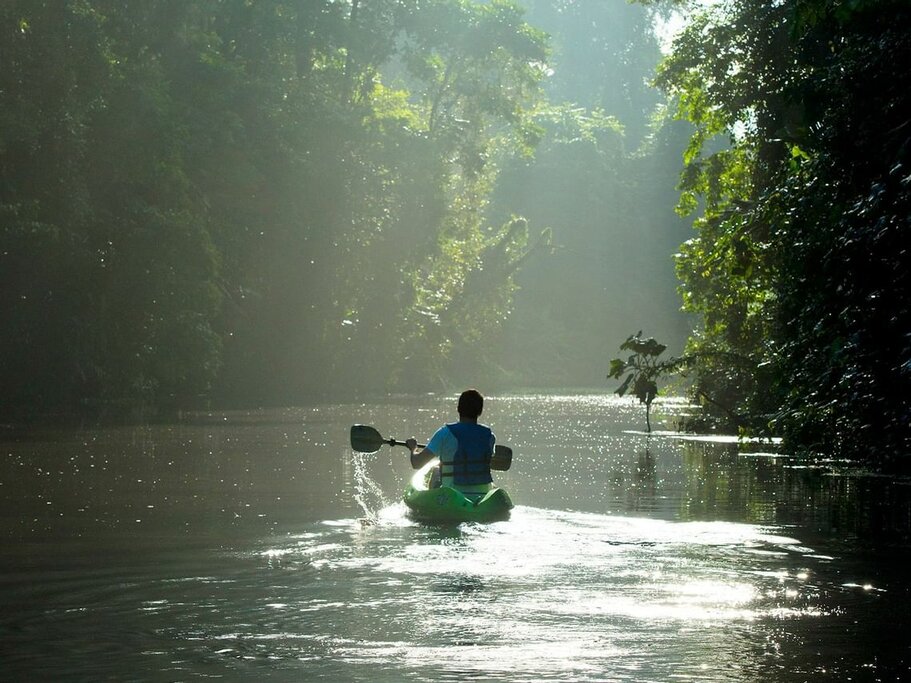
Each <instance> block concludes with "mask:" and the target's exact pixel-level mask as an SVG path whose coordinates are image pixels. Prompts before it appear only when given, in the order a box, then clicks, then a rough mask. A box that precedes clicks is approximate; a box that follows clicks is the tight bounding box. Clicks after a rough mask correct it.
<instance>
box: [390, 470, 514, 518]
mask: <svg viewBox="0 0 911 683" xmlns="http://www.w3.org/2000/svg"><path fill="white" fill-rule="evenodd" d="M438 464H439V460H437V459H433V460H431V461H430V462H428V463H427V464H426V465H424V466H423V467H422V468H421V469H419V470H418V471H417V472H416V473H415V475H414V476H413V477H412V478H411V481H410V482H409V484H408V486H407V487H406V488H405V495H404V498H403V499H404V501H405V505H407V506H408V509H409V511H410V513H411V516H412V517H414V518H415V519H419V520H421V521H425V522H456V523H458V522H499V521H502V520H505V519H509V511H510V510H511V509H512V507H513V505H512V500H510V498H509V494H508V493H506V491H504V490H503V489H501V488H499V487H497V486H494V487H492V488H491V489H490V491H488V492H486V493H484V494H476V495H472V494H470V493H469V494H467V495H466V494H464V493H462V492H461V491H458V490H457V489H454V488H452V487H450V486H438V487H436V488H430V486H429V484H430V477H431V474H432V473H433V468H434V467H436V466H437V465H438ZM476 498H479V499H478V500H475V499H476Z"/></svg>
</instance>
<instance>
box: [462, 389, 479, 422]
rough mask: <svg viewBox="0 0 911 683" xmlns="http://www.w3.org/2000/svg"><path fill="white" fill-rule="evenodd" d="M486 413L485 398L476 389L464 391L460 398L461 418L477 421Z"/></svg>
mask: <svg viewBox="0 0 911 683" xmlns="http://www.w3.org/2000/svg"><path fill="white" fill-rule="evenodd" d="M483 411H484V397H483V396H481V394H480V393H478V392H477V391H476V390H475V389H468V390H467V391H463V392H462V395H461V396H459V417H461V418H464V419H467V420H477V419H478V417H480V416H481V413H482V412H483Z"/></svg>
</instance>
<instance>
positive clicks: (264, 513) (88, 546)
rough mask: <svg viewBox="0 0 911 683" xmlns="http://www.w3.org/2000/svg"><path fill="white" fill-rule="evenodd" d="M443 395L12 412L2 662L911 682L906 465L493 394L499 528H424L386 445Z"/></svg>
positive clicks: (124, 673)
mask: <svg viewBox="0 0 911 683" xmlns="http://www.w3.org/2000/svg"><path fill="white" fill-rule="evenodd" d="M454 404H455V398H454V397H449V396H431V397H423V398H415V397H410V398H409V397H397V398H391V399H388V400H385V401H383V402H379V403H371V404H347V405H316V406H309V407H303V408H288V409H281V410H261V411H252V412H227V413H223V412H213V413H200V414H195V415H189V416H185V418H184V419H183V420H181V421H180V422H179V423H175V424H164V425H146V426H130V427H106V428H100V429H99V428H92V429H89V428H84V429H76V428H59V429H42V430H40V431H31V432H23V431H17V430H13V429H12V428H7V429H6V431H5V432H4V433H3V441H2V450H0V456H2V464H0V529H2V537H3V565H2V584H0V602H2V613H0V654H2V660H0V661H2V667H0V679H2V680H10V681H25V680H28V681H102V680H110V681H196V680H209V679H220V680H226V681H265V680H269V681H310V680H325V681H371V682H373V681H381V682H383V681H390V682H391V681H465V680H472V681H639V682H646V681H648V682H653V681H654V682H664V681H732V682H733V681H737V682H740V681H742V682H747V681H785V682H789V681H899V680H911V636H909V630H908V629H909V626H911V616H909V614H911V595H909V588H908V585H909V584H908V580H907V575H908V573H907V561H908V559H909V557H911V553H909V552H908V548H909V541H908V538H909V530H911V512H909V511H911V504H909V499H911V486H909V485H908V483H907V482H901V481H893V480H890V479H884V478H876V477H869V476H867V477H864V476H855V475H847V474H845V473H844V472H842V473H841V474H838V473H833V472H831V471H828V470H826V469H824V468H818V467H814V468H808V467H806V466H803V465H801V464H800V463H797V462H795V461H793V460H792V459H790V458H788V457H786V456H783V455H781V454H780V453H775V452H774V449H773V448H771V447H769V446H763V445H752V446H750V447H747V446H743V445H740V446H738V445H737V444H730V443H724V440H719V439H714V440H708V439H706V440H684V439H680V438H677V436H675V435H673V434H671V433H669V432H670V431H671V430H672V429H673V423H674V418H675V416H676V415H677V414H678V413H680V412H681V411H683V410H685V407H684V406H681V405H679V404H673V403H668V404H665V405H664V406H663V407H660V406H659V407H658V415H657V418H658V419H657V421H658V423H659V427H658V429H659V432H658V433H656V434H653V435H651V436H647V435H645V434H642V433H641V432H640V431H638V430H641V429H642V427H643V423H644V414H643V412H642V410H641V408H640V407H639V406H638V405H636V404H634V403H631V402H628V401H626V400H619V399H616V398H613V397H610V398H608V397H605V396H596V395H572V396H528V395H523V396H500V397H492V398H490V399H489V400H488V402H487V406H486V410H485V414H484V419H485V420H486V421H487V422H488V423H489V424H490V425H491V426H492V427H493V428H494V430H495V432H496V433H497V435H498V440H499V442H500V443H504V444H507V445H510V446H511V447H512V448H513V449H514V453H515V455H514V461H513V467H512V469H511V470H510V471H508V472H504V473H499V474H498V476H497V481H498V483H500V484H501V485H502V486H504V487H505V488H507V490H508V491H509V492H510V494H511V496H512V497H513V499H514V501H515V502H516V504H517V507H516V508H515V510H514V511H513V515H512V517H511V519H510V520H509V521H506V522H500V523H496V524H491V525H474V524H466V525H461V526H456V527H439V526H426V525H421V524H417V523H414V522H412V521H411V520H409V518H408V517H407V515H406V514H405V508H404V506H403V505H402V503H401V502H399V496H400V493H401V490H402V489H403V487H404V484H405V482H406V481H407V478H408V477H409V474H410V471H409V466H408V462H407V453H406V451H405V450H404V449H402V448H396V449H391V448H389V447H384V448H383V449H382V450H381V451H379V452H378V453H376V454H371V455H364V454H355V453H352V451H351V450H350V448H349V444H348V430H349V428H350V426H351V425H352V424H355V423H363V424H372V425H374V426H376V427H377V428H378V429H379V430H380V431H381V432H382V433H383V434H384V435H385V436H387V437H388V436H392V437H395V438H399V439H404V438H406V437H408V436H412V435H414V436H417V437H418V438H419V440H422V439H426V438H428V437H429V435H430V434H431V433H432V431H433V430H434V429H435V428H436V427H437V426H438V425H439V424H440V423H441V422H443V421H445V420H449V419H452V417H453V409H454Z"/></svg>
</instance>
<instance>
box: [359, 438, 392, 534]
mask: <svg viewBox="0 0 911 683" xmlns="http://www.w3.org/2000/svg"><path fill="white" fill-rule="evenodd" d="M352 455H353V459H352V462H353V464H354V500H355V502H356V503H357V504H358V506H360V508H361V510H363V511H364V519H365V520H366V521H367V522H369V523H375V522H377V521H378V519H379V513H380V510H382V509H383V508H385V507H388V506H389V505H390V504H391V503H390V501H389V500H388V499H387V498H386V497H385V496H384V495H383V490H382V489H381V488H380V485H379V484H377V483H376V481H374V480H373V479H372V478H371V477H370V473H369V472H368V471H367V458H368V457H369V454H364V453H358V452H353V454H352Z"/></svg>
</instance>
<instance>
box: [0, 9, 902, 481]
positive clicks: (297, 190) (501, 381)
mask: <svg viewBox="0 0 911 683" xmlns="http://www.w3.org/2000/svg"><path fill="white" fill-rule="evenodd" d="M674 20H679V21H680V22H681V23H682V25H683V27H684V28H683V30H682V32H680V33H679V34H678V35H677V38H676V40H675V41H674V42H673V43H672V44H670V45H669V46H664V50H662V44H661V42H660V40H659V38H658V36H657V35H656V32H655V30H654V29H655V27H656V26H661V25H665V22H670V23H673V21H674ZM909 20H911V8H909V6H908V4H907V2H898V1H887V0H879V1H876V0H800V1H799V2H798V1H796V0H786V1H785V2H766V1H764V0H763V1H754V0H724V1H720V2H715V3H681V2H671V1H670V0H667V1H665V2H642V3H638V4H629V3H626V2H622V1H620V0H611V1H606V2H579V1H573V0H516V1H513V0H487V1H482V0H255V1H253V0H141V1H140V0H117V1H114V0H7V1H6V2H4V3H2V5H0V63H2V64H3V69H2V70H0V316H2V320H3V323H4V334H3V336H2V338H0V385H2V387H3V393H2V395H0V407H2V410H3V415H4V416H5V417H8V418H10V419H13V418H15V417H20V416H23V415H27V414H30V413H36V412H40V413H48V412H55V411H63V412H69V411H85V410H89V411H99V410H101V411H116V410H123V409H130V408H132V407H134V406H137V405H143V406H155V407H157V408H159V409H163V410H173V409H175V408H180V407H196V406H201V405H211V404H213V403H215V404H222V405H228V404H231V405H243V406H251V405H261V404H264V403H269V404H273V405H279V404H289V403H293V402H297V401H303V400H306V399H307V398H308V397H311V396H314V395H320V396H336V397H354V396H357V395H362V394H367V393H371V392H372V393H378V392H389V391H434V390H441V389H451V388H455V387H462V386H464V385H466V384H483V385H484V386H485V388H487V389H488V390H496V389H505V388H520V387H547V388H555V387H580V386H590V387H591V386H602V387H603V386H604V374H605V368H606V366H607V364H608V358H609V357H610V355H611V354H613V353H614V351H615V349H616V347H617V345H618V343H619V342H620V341H622V339H624V338H625V337H627V335H628V334H629V332H630V331H631V330H634V329H646V330H648V333H649V334H654V335H655V336H656V337H658V338H660V339H661V340H662V341H663V342H664V343H666V344H667V345H668V348H669V349H670V350H671V352H673V354H674V355H675V357H684V358H686V359H687V363H686V369H687V376H688V377H689V378H690V380H691V381H692V390H693V396H694V398H695V399H696V400H697V401H699V402H700V403H701V405H702V406H703V408H704V410H705V416H706V418H708V419H711V420H713V421H714V422H715V423H716V424H718V425H719V426H720V427H722V428H725V429H738V430H741V431H744V432H749V433H754V434H779V435H783V436H785V438H786V440H787V441H788V443H789V444H790V445H791V447H793V448H794V449H795V450H803V451H806V452H816V453H822V454H826V455H828V456H833V457H847V458H854V459H858V458H859V459H862V460H864V461H866V462H869V463H873V464H877V465H880V466H883V467H887V468H896V467H899V466H901V465H902V463H903V462H907V456H908V454H909V451H911V440H909V439H911V437H909V431H911V427H909V425H911V408H909V405H911V404H909V401H908V398H907V397H908V396H909V392H911V334H909V332H911V303H909V297H908V296H907V292H908V291H909V289H911V287H909V285H911V283H909V265H911V264H909V258H908V237H907V232H908V220H909V213H911V202H909V191H911V187H909V185H911V169H909V165H908V164H909V161H908V154H909V139H911V115H909V113H908V112H909V111H911V106H909V101H908V100H909V92H911V88H909V85H911V84H909V75H908V72H907V68H906V66H905V65H906V64H907V63H908V57H909V52H911V37H909V36H911V33H909V31H908V27H909V26H911V23H909ZM675 205H676V208H677V211H678V213H677V214H675V212H674V208H675ZM674 254H676V275H675V272H674ZM678 287H679V292H680V294H678V293H677V292H676V291H675V290H676V289H677V288H678ZM681 294H682V302H681V299H680V295H681ZM681 305H682V307H683V311H684V312H681V311H680V310H679V309H680V307H681ZM604 389H605V390H608V389H607V388H606V387H605V388H604Z"/></svg>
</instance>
